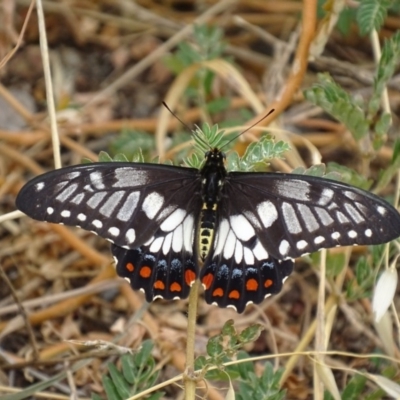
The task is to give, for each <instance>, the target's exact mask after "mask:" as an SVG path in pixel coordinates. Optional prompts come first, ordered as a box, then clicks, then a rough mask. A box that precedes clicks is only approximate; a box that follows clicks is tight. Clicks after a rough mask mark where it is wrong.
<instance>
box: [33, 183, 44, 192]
mask: <svg viewBox="0 0 400 400" xmlns="http://www.w3.org/2000/svg"><path fill="white" fill-rule="evenodd" d="M43 188H44V182H39V183H37V184H36V185H35V190H36V191H37V192H40V191H41V190H42V189H43Z"/></svg>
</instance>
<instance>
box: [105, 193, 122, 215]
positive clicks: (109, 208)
mask: <svg viewBox="0 0 400 400" xmlns="http://www.w3.org/2000/svg"><path fill="white" fill-rule="evenodd" d="M124 195H125V192H124V191H122V190H119V191H118V192H114V193H113V194H112V195H111V196H110V197H109V198H108V199H107V200H106V201H105V203H104V204H103V205H102V206H101V207H100V209H99V212H100V213H101V214H103V215H104V216H105V217H111V214H112V213H113V212H114V210H115V209H116V208H117V207H118V205H119V203H120V201H121V200H122V198H123V197H124Z"/></svg>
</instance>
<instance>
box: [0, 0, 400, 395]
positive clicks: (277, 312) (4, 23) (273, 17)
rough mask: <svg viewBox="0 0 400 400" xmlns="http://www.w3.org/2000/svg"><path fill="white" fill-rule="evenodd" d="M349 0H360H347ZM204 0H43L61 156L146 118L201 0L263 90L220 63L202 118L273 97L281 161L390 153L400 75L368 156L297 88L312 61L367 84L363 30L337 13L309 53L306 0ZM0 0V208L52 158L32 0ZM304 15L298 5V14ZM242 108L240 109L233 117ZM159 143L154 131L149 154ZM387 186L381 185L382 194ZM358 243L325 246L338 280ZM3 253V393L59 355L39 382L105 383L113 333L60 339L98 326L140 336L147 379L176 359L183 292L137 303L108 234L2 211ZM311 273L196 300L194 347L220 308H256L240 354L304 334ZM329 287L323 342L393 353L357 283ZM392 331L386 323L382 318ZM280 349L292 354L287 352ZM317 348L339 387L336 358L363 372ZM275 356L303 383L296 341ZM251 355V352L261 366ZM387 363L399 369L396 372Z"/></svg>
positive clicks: (118, 340) (238, 322)
mask: <svg viewBox="0 0 400 400" xmlns="http://www.w3.org/2000/svg"><path fill="white" fill-rule="evenodd" d="M327 3H330V2H327ZM337 3H339V2H337ZM347 3H348V5H349V6H350V7H356V6H357V4H356V2H352V1H348V2H347ZM215 4H216V2H215V1H212V0H206V1H194V0H182V1H174V0H169V1H160V0H159V1H157V0H139V1H136V2H133V1H129V0H125V1H123V0H120V1H110V0H97V1H94V0H84V1H73V0H68V1H45V2H44V3H43V6H44V12H45V18H46V30H47V35H48V42H49V46H50V63H51V68H52V75H53V83H54V95H55V101H56V108H57V120H58V128H59V132H60V140H61V148H62V152H61V156H62V163H63V165H64V166H66V165H71V164H77V163H80V162H81V159H82V157H88V158H91V159H92V160H96V159H97V154H98V152H99V151H101V150H109V149H110V146H111V145H112V143H113V142H114V141H115V139H116V138H117V137H119V134H120V132H121V131H122V130H128V129H140V130H144V131H146V132H148V133H150V134H152V135H153V134H155V132H156V127H157V124H158V119H157V116H158V114H159V111H160V108H161V107H162V106H161V102H162V101H163V100H164V99H165V97H166V95H167V93H168V91H169V90H170V87H171V83H172V82H173V80H174V79H175V76H174V74H173V73H172V72H171V71H170V70H169V69H168V68H167V67H166V65H165V62H164V58H165V56H167V55H168V54H170V53H171V52H173V51H174V50H175V48H176V46H175V45H176V43H179V42H182V41H183V40H187V41H189V42H190V38H191V35H190V32H191V29H188V28H187V27H188V26H189V25H190V24H192V23H193V21H195V19H196V18H199V17H201V16H203V17H204V13H208V14H206V16H207V18H203V19H204V22H205V21H207V22H208V23H210V24H211V25H215V26H218V27H220V28H221V29H223V30H224V38H223V39H224V40H225V41H226V43H227V47H226V49H225V51H224V56H229V57H230V58H231V59H232V60H234V62H235V63H236V65H237V66H238V68H239V69H238V70H239V71H240V74H241V76H242V78H243V79H245V80H246V81H247V82H248V84H249V85H250V86H251V88H252V89H253V91H254V93H256V95H257V101H258V102H259V104H261V105H262V108H259V109H256V108H255V107H254V101H253V100H252V99H251V98H249V96H246V95H245V94H243V93H242V94H240V92H238V90H237V89H238V86H240V85H239V84H238V83H237V82H236V81H235V80H232V79H231V80H230V79H229V76H227V75H225V76H224V74H223V73H218V74H217V76H216V78H215V81H214V83H213V87H212V91H211V95H210V96H211V97H215V98H218V97H220V96H222V95H223V96H226V97H228V98H230V100H231V101H230V105H229V108H228V109H226V110H223V111H221V112H220V113H217V114H215V115H213V117H212V121H211V122H213V123H216V122H221V121H224V120H228V119H230V118H235V119H237V118H238V115H242V114H241V112H242V110H243V109H247V110H252V112H253V116H255V115H264V114H265V113H266V112H268V111H269V110H270V108H271V107H274V108H275V109H276V112H275V113H274V114H273V115H271V117H270V118H268V120H267V121H265V124H266V123H269V122H271V121H272V120H274V122H273V124H274V125H273V126H274V127H275V128H279V129H285V130H287V131H290V132H293V133H294V134H295V135H290V136H289V135H287V136H285V134H284V133H279V135H280V136H279V137H280V138H285V140H288V141H290V143H291V146H292V147H293V149H295V150H298V153H297V152H293V153H291V155H289V156H288V158H287V159H286V160H279V161H276V162H273V163H272V168H273V169H277V170H281V171H282V170H288V171H290V170H291V169H293V168H294V167H297V166H299V165H298V164H299V163H300V165H304V166H310V164H311V163H312V162H313V161H314V160H315V159H317V160H318V157H319V155H321V156H322V161H323V162H329V161H336V162H338V163H340V164H342V165H347V166H349V167H351V168H354V169H355V170H357V171H358V172H360V173H361V174H367V176H369V177H371V178H374V177H376V175H377V171H378V170H379V169H381V168H382V169H384V168H385V167H386V166H387V165H388V163H389V161H390V158H391V156H392V144H393V137H394V135H395V132H397V131H398V115H399V102H400V95H399V93H400V92H399V80H398V79H396V77H395V78H394V79H393V80H392V81H391V83H390V86H389V89H390V90H389V98H390V104H391V108H392V111H393V124H394V125H393V129H392V130H391V131H390V135H389V138H388V141H387V142H386V144H385V145H384V146H383V147H382V148H381V149H380V151H379V152H377V153H376V154H374V155H373V162H372V163H371V164H369V163H368V166H369V165H370V167H371V168H367V167H366V163H365V161H364V159H363V157H364V156H365V154H362V152H361V150H360V147H359V145H358V144H357V143H356V141H355V140H354V139H353V137H352V136H351V135H350V134H349V132H348V130H347V129H346V127H345V126H344V125H343V124H341V123H339V122H336V121H335V120H334V119H332V118H330V117H329V116H327V114H324V113H323V112H322V111H321V109H319V108H318V107H315V106H313V105H311V104H310V103H308V102H307V101H305V99H304V97H303V95H302V92H301V90H300V89H302V88H306V87H309V86H310V85H311V84H312V83H313V82H315V81H316V74H317V73H318V72H327V71H328V72H330V74H331V75H332V76H333V77H334V78H335V80H336V81H337V82H338V83H340V84H341V85H343V86H344V87H345V88H346V90H348V91H349V92H351V93H353V94H358V95H359V96H368V94H369V93H370V90H371V83H372V77H373V71H374V68H375V67H374V60H373V55H372V51H371V42H370V38H369V36H364V37H362V36H360V34H359V32H358V30H357V28H356V26H355V24H354V23H352V24H350V29H349V31H348V33H347V34H346V35H343V34H342V33H340V32H339V31H338V30H337V29H336V30H335V29H334V30H333V31H332V32H328V33H327V36H326V39H327V43H326V46H325V47H324V44H323V40H322V39H321V42H320V43H318V45H319V46H321V48H322V49H323V52H322V55H317V56H316V57H314V58H311V59H310V61H309V62H308V59H309V54H310V51H311V50H310V42H311V40H312V38H313V37H314V35H315V30H314V26H313V20H314V18H315V4H314V1H303V2H301V1H295V0H293V1H290V0H287V1H276V0H263V1H260V0H246V1H237V2H236V3H230V2H224V3H223V6H222V7H221V8H220V10H219V11H218V12H215V13H213V14H212V13H210V8H211V7H212V6H213V5H215ZM331 4H333V2H331ZM1 5H2V7H3V9H2V14H1V16H0V18H1V22H0V29H1V32H0V33H1V36H0V60H4V58H5V57H6V56H8V55H10V54H11V51H12V50H13V49H14V48H15V46H16V45H17V43H18V49H17V51H16V52H15V54H13V56H12V57H11V58H10V59H8V60H7V62H4V63H2V68H1V70H0V75H1V82H2V83H1V84H0V212H1V214H6V213H8V212H12V211H14V210H15V206H14V201H15V197H16V194H17V193H18V191H19V189H20V188H21V187H22V185H23V184H24V183H25V182H26V181H27V180H28V179H30V178H32V177H33V176H35V175H37V174H40V173H42V172H44V171H47V170H51V169H52V168H54V163H53V149H52V145H51V139H50V124H49V119H48V114H47V108H46V94H45V83H44V77H43V64H42V58H41V54H40V47H39V31H38V21H37V14H36V11H35V10H33V12H32V13H29V12H28V7H29V6H30V1H28V0H15V1H13V0H3V2H2V4H1ZM302 18H303V21H304V20H306V21H308V23H307V24H306V25H305V29H303V30H301V20H302ZM320 22H321V20H320ZM24 23H26V24H27V25H26V27H25V30H24V31H23V38H22V43H20V41H19V35H20V33H21V31H22V29H23V24H24ZM399 26H400V18H399V17H398V16H396V15H389V16H388V17H387V18H386V20H385V23H384V25H383V28H382V29H381V30H380V31H379V37H380V39H381V40H383V39H384V38H388V37H390V36H392V35H393V34H394V32H395V31H396V30H397V29H398V28H399ZM185 29H186V30H185ZM177 34H178V37H176V35H177ZM179 35H180V36H179ZM322 37H323V36H322ZM170 44H171V45H170ZM314 50H315V49H314ZM293 66H294V67H293ZM397 78H398V76H397ZM170 95H171V96H173V94H171V93H170ZM175 110H176V112H177V113H178V115H179V116H180V117H181V118H182V119H183V120H184V121H185V122H186V123H188V124H189V125H190V124H192V123H199V122H201V121H202V120H204V119H205V118H204V117H205V113H204V110H203V109H202V108H201V107H198V106H197V105H195V104H194V102H193V101H185V100H183V99H182V101H181V102H178V104H177V106H176V108H175ZM254 118H255V119H256V117H254ZM255 119H253V121H254V120H255ZM249 123H250V120H249V119H245V118H244V117H242V120H241V124H243V125H246V124H249ZM163 129H165V130H166V131H168V132H170V133H173V132H174V131H175V130H180V129H181V128H180V127H178V124H177V122H176V121H175V120H173V119H171V120H169V122H167V123H166V124H165V126H164V127H163ZM274 134H275V133H274ZM277 135H278V134H277ZM248 140H254V136H253V137H250V138H249V139H248ZM156 141H157V143H158V152H159V151H163V152H165V151H167V150H169V151H170V153H167V156H168V154H169V155H171V154H174V152H173V151H172V152H171V149H170V148H169V149H168V148H167V143H168V140H166V141H165V140H163V138H162V137H161V138H160V137H158V138H157V139H156ZM160 143H161V145H160ZM243 148H244V145H243V143H241V144H240V145H238V146H236V149H237V150H238V151H243ZM156 154H157V152H156V150H155V145H154V146H153V150H152V151H151V152H150V157H153V156H155V155H156ZM390 190H393V188H391V186H390V185H389V186H388V188H387V190H386V191H385V193H382V195H387V194H390ZM366 251H367V250H366V249H364V248H362V247H359V248H357V249H356V250H349V249H338V250H336V252H341V253H342V254H345V255H346V257H351V260H353V261H351V262H350V263H349V265H350V268H347V269H346V270H345V272H344V274H343V276H342V279H343V281H344V282H349V281H350V280H351V279H352V278H353V277H354V270H353V269H352V268H351V266H354V260H356V259H357V257H359V256H360V255H362V254H364V255H365V254H366ZM0 260H1V262H0V264H1V265H0V268H1V273H2V275H1V277H0V339H1V342H0V385H1V388H2V389H1V390H0V393H1V392H2V393H3V394H5V393H9V391H11V389H10V387H17V388H25V387H28V386H29V385H31V384H33V383H37V382H40V381H42V382H45V381H47V380H49V379H50V378H51V377H54V376H55V375H56V373H58V372H61V371H67V376H66V378H63V379H61V380H60V381H57V382H56V384H55V385H53V386H51V387H48V388H46V390H45V391H46V394H44V398H53V397H52V396H53V395H52V393H53V394H55V393H58V394H59V395H60V396H61V397H57V398H58V399H60V398H70V396H71V393H72V396H74V395H76V396H78V397H79V398H87V397H90V395H91V393H92V392H95V393H99V394H100V395H103V396H104V391H103V386H102V381H101V378H102V376H104V375H105V374H106V373H107V362H112V363H117V362H118V358H119V349H118V348H112V347H108V348H106V349H105V350H103V349H99V348H96V347H95V346H92V347H90V346H83V345H79V344H76V342H75V343H74V342H71V341H81V342H85V341H89V340H103V341H108V342H113V343H115V344H116V345H118V346H122V347H128V348H133V349H135V348H138V347H139V346H140V345H141V343H142V342H143V340H145V339H149V338H150V339H152V340H153V341H154V350H153V353H152V354H153V356H154V357H155V360H156V362H157V368H158V369H159V370H160V377H159V380H158V381H159V382H163V381H166V380H167V379H169V378H171V377H173V376H175V375H177V374H178V373H182V372H183V371H184V366H185V353H184V351H185V343H186V330H185V329H186V312H187V302H186V301H171V302H166V301H157V302H155V303H153V304H151V305H147V304H146V303H145V301H144V296H143V295H142V294H141V293H136V292H133V291H132V290H131V288H130V287H129V286H128V284H126V282H125V281H123V280H121V279H118V278H117V277H116V276H115V272H114V268H113V266H112V263H111V255H110V251H109V245H108V243H106V242H105V240H103V239H101V238H98V237H95V236H94V235H92V234H90V233H88V232H86V231H83V230H79V229H71V228H66V227H63V226H55V225H50V224H46V223H39V222H36V221H33V220H31V219H29V218H27V217H21V218H18V219H7V220H6V221H3V223H2V224H1V226H0ZM317 264H318V263H317ZM5 276H7V277H8V280H7V282H6V280H5ZM318 278H319V277H318V270H317V268H312V267H311V265H310V262H309V261H301V260H298V262H297V265H296V270H295V272H294V273H293V275H292V276H291V277H290V278H289V279H288V281H287V282H286V283H285V285H284V288H283V290H282V292H281V293H280V294H279V295H277V296H275V297H272V298H270V299H268V300H266V301H265V302H264V303H263V304H261V305H260V306H257V307H255V306H254V307H248V308H247V310H246V312H245V313H244V314H242V315H238V314H237V313H235V312H234V311H233V310H230V309H219V308H216V307H213V306H209V305H207V304H205V303H204V302H203V301H202V300H201V301H200V304H199V310H198V324H197V331H196V352H197V354H198V355H200V354H204V353H205V345H206V343H207V340H208V339H209V338H210V337H211V336H212V335H215V334H216V333H218V332H220V330H221V327H222V325H223V323H224V322H225V321H227V320H228V319H230V318H231V319H233V320H234V321H235V326H236V327H237V329H238V330H240V329H243V328H245V327H247V326H249V325H250V324H252V323H255V322H257V323H260V324H262V325H263V326H264V327H265V331H264V332H263V333H262V334H261V336H260V337H259V339H258V340H257V341H256V342H254V343H252V344H250V345H248V346H247V347H246V351H248V352H249V353H250V354H252V355H264V354H277V353H287V352H295V351H300V350H312V349H313V348H314V342H313V340H314V330H315V324H314V323H315V319H316V306H317V291H318ZM329 293H330V292H329V291H328V295H329ZM338 293H340V290H339V292H338ZM339 298H340V296H339V297H338V298H336V300H337V301H336V300H334V299H335V298H334V297H330V298H329V301H331V303H330V306H329V307H331V308H327V311H329V310H331V309H332V305H333V304H336V305H337V307H338V310H337V311H336V314H335V317H334V318H333V320H332V321H333V323H332V331H331V333H330V334H328V337H329V345H328V349H330V350H335V351H346V352H353V353H355V354H359V355H362V354H369V353H373V352H381V353H387V352H388V351H392V354H389V355H390V356H393V357H398V356H399V353H398V347H397V345H395V344H394V343H393V346H392V347H390V350H388V347H385V345H387V344H388V343H384V341H382V336H381V335H380V334H379V332H378V331H377V330H376V329H375V328H374V325H373V323H372V312H371V305H370V300H369V298H368V297H367V298H361V299H359V300H356V301H352V302H346V301H343V299H342V300H338V299H339ZM396 302H398V298H396ZM388 332H389V337H391V333H392V329H391V328H390V327H389V329H388ZM388 340H389V341H390V340H391V339H388ZM82 360H84V361H85V362H84V363H83V364H80V367H79V368H78V369H77V370H75V369H74V368H73V366H74V365H75V366H76V365H77V364H76V363H77V362H82ZM288 360H291V362H292V363H291V364H290V363H289V364H287V363H288ZM325 361H326V362H327V363H329V365H331V366H335V367H337V368H338V370H337V371H335V377H336V378H337V382H338V385H339V386H340V387H341V388H343V387H344V386H345V382H346V379H348V375H347V372H345V371H342V372H341V369H343V368H345V367H351V368H355V369H359V370H361V369H365V370H368V371H371V372H374V371H375V368H377V366H376V365H375V364H374V363H373V362H372V360H371V359H370V358H365V359H364V358H358V357H350V356H348V357H344V356H341V357H339V356H327V358H326V359H325ZM273 362H274V363H275V364H274V365H275V366H286V375H285V380H284V383H283V387H284V388H286V389H287V397H286V398H291V399H309V398H312V396H313V389H312V387H313V382H312V380H313V364H312V362H311V360H310V359H309V358H308V357H300V358H293V357H292V358H290V357H282V358H276V359H274V360H273ZM263 364H264V363H263V362H258V363H256V371H257V372H261V371H262V369H263ZM396 374H397V370H396V371H395V373H394V375H393V376H396ZM350 375H351V374H350ZM204 387H205V386H204V384H203V388H204ZM226 387H227V383H226V382H216V383H214V384H213V383H211V382H208V387H207V388H204V389H202V390H201V391H199V395H200V396H201V397H202V398H209V399H213V400H216V399H222V398H224V393H225V392H226ZM164 391H165V393H166V394H165V395H164V398H167V399H176V398H182V397H180V396H181V388H180V386H179V385H170V386H168V387H166V388H164ZM35 398H38V397H35ZM54 398H56V397H54ZM379 398H385V397H379Z"/></svg>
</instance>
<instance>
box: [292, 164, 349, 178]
mask: <svg viewBox="0 0 400 400" xmlns="http://www.w3.org/2000/svg"><path fill="white" fill-rule="evenodd" d="M292 174H298V175H310V176H316V177H318V178H326V179H332V180H334V181H341V180H342V176H341V174H340V173H339V172H337V171H330V172H327V171H326V165H325V164H316V165H312V166H311V167H310V168H307V169H306V168H304V167H297V168H295V169H294V170H293V171H292Z"/></svg>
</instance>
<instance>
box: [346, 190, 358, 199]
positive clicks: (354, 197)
mask: <svg viewBox="0 0 400 400" xmlns="http://www.w3.org/2000/svg"><path fill="white" fill-rule="evenodd" d="M343 193H344V195H345V196H346V197H347V198H348V199H350V200H357V199H358V196H357V195H356V194H355V193H354V192H350V190H345V191H344V192H343Z"/></svg>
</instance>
